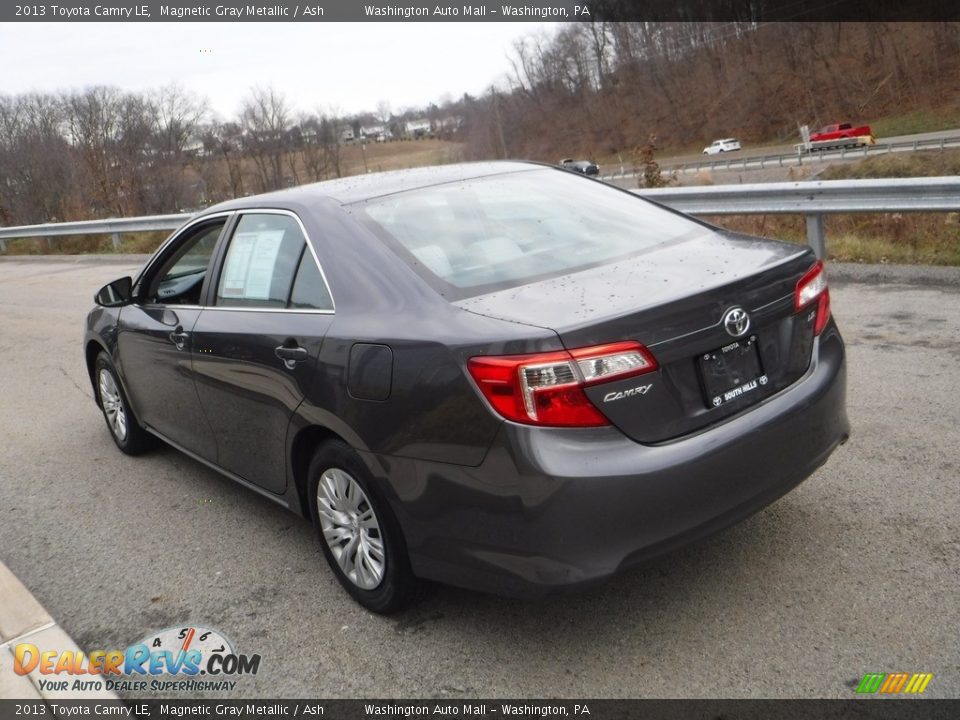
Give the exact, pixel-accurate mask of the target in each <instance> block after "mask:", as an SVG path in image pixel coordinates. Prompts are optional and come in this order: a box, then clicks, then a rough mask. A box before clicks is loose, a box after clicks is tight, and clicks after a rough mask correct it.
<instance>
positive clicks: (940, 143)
mask: <svg viewBox="0 0 960 720" xmlns="http://www.w3.org/2000/svg"><path fill="white" fill-rule="evenodd" d="M958 147H960V135H953V136H949V137H942V138H936V139H933V140H900V141H897V142H881V143H876V144H874V145H864V146H861V147H848V148H837V149H836V150H814V151H811V152H809V153H800V152H797V151H794V152H789V153H779V154H773V155H752V156H740V155H737V154H736V153H724V155H725V157H723V158H722V159H719V158H718V159H715V160H707V159H704V160H694V161H691V162H685V163H673V164H664V165H662V166H661V167H660V169H661V171H663V172H668V173H673V172H675V173H689V172H699V171H701V170H763V169H765V168H772V167H791V166H796V165H810V164H811V163H814V162H826V161H827V160H845V159H847V158H864V157H868V156H871V155H886V154H888V153H893V152H916V151H918V150H945V149H947V148H958ZM711 157H716V156H711ZM635 174H636V173H631V172H620V173H613V174H610V175H606V174H605V175H603V176H602V177H603V179H604V180H617V179H620V178H625V177H633V176H634V175H635Z"/></svg>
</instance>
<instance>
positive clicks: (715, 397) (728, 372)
mask: <svg viewBox="0 0 960 720" xmlns="http://www.w3.org/2000/svg"><path fill="white" fill-rule="evenodd" d="M697 365H698V368H699V370H700V378H701V381H702V383H703V398H704V401H705V402H706V404H707V407H711V408H717V407H720V406H721V405H726V404H727V403H730V402H734V401H736V400H739V399H741V398H744V397H750V396H754V395H755V396H757V399H759V396H760V393H759V392H757V391H758V390H759V389H760V388H761V387H763V386H765V385H767V383H768V382H769V379H768V378H767V375H766V374H765V373H764V372H763V364H762V363H761V361H760V351H759V348H758V346H757V336H756V335H751V336H750V337H748V338H741V339H740V340H734V341H732V342H730V343H728V344H726V345H724V346H723V347H720V348H717V349H716V350H713V351H711V352H707V353H704V354H703V355H701V356H700V357H699V358H697Z"/></svg>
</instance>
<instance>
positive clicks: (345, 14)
mask: <svg viewBox="0 0 960 720" xmlns="http://www.w3.org/2000/svg"><path fill="white" fill-rule="evenodd" d="M958 19H960V3H954V2H934V0H914V1H912V2H903V0H576V2H570V1H569V0H552V1H551V0H546V1H545V0H525V1H521V2H512V1H511V0H501V1H500V2H491V1H490V0H465V1H464V0H457V1H456V2H451V1H450V0H440V1H439V2H436V1H434V2H429V1H427V0H394V1H392V2H391V1H390V0H275V1H274V2H270V0H264V1H263V2H255V3H249V4H247V3H244V2H216V1H215V0H212V1H207V0H171V1H169V2H166V1H158V0H139V1H135V2H117V1H116V0H106V1H98V0H64V1H63V2H56V3H51V2H34V3H28V2H23V3H14V4H8V3H3V4H2V6H0V21H4V22H357V21H371V22H430V21H437V22H451V21H453V22H514V21H516V22H521V21H522V22H531V21H547V22H597V21H651V22H654V21H656V22H662V21H671V22H756V23H767V22H873V21H945V20H958Z"/></svg>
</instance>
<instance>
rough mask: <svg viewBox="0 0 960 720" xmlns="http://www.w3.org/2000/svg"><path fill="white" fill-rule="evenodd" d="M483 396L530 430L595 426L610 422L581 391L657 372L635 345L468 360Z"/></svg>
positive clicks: (650, 359)
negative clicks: (549, 426) (609, 382)
mask: <svg viewBox="0 0 960 720" xmlns="http://www.w3.org/2000/svg"><path fill="white" fill-rule="evenodd" d="M467 369H468V370H469V371H470V375H471V376H472V377H473V379H474V380H475V381H476V383H477V386H478V387H479V388H480V391H481V392H482V393H483V396H484V397H485V398H486V399H487V401H488V402H489V403H490V404H491V405H492V406H493V409H494V410H496V411H497V412H498V413H500V414H501V415H503V417H505V418H506V419H507V420H513V421H514V422H519V423H525V424H527V425H552V426H557V427H596V426H599V425H608V424H609V422H608V420H607V419H606V418H605V417H604V416H603V414H602V413H601V412H600V411H599V410H597V408H596V407H595V406H594V404H593V403H591V402H590V400H589V398H587V395H586V393H584V392H583V388H584V387H587V386H589V385H594V384H598V383H603V382H608V381H610V380H622V379H624V378H628V377H632V376H634V375H641V374H643V373H647V372H651V371H653V370H656V369H657V361H656V360H654V358H653V355H651V354H650V352H649V351H648V350H647V349H646V348H645V347H643V345H641V344H640V343H636V342H621V343H613V344H610V345H597V346H595V347H589V348H578V349H576V350H571V351H569V352H568V351H566V350H560V351H558V352H550V353H536V354H532V355H501V356H490V357H488V356H481V357H475V358H470V361H469V363H468V364H467Z"/></svg>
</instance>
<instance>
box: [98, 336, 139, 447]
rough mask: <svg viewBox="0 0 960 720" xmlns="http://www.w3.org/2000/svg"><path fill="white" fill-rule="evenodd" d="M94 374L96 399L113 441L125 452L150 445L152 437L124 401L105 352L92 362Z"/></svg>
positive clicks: (118, 381)
mask: <svg viewBox="0 0 960 720" xmlns="http://www.w3.org/2000/svg"><path fill="white" fill-rule="evenodd" d="M94 372H95V373H96V375H95V377H96V388H97V401H98V402H99V403H100V409H101V410H102V411H103V419H104V420H105V421H106V423H107V428H108V429H109V430H110V436H111V437H112V438H113V441H114V442H115V443H116V444H117V447H118V448H120V449H121V450H122V451H123V452H125V453H126V454H127V455H139V454H140V453H142V452H143V451H144V450H147V449H149V448H150V447H152V446H153V444H154V440H153V436H152V435H151V434H150V433H148V432H147V431H146V430H144V429H143V428H142V427H140V422H139V421H138V420H137V417H136V415H134V414H133V410H132V409H131V407H130V403H129V402H127V396H126V395H125V394H124V392H123V387H122V386H121V385H120V380H119V379H118V378H117V371H116V370H115V369H114V367H113V363H112V362H110V356H109V355H107V354H106V353H105V352H101V353H100V354H99V355H97V360H96V363H95V364H94Z"/></svg>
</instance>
